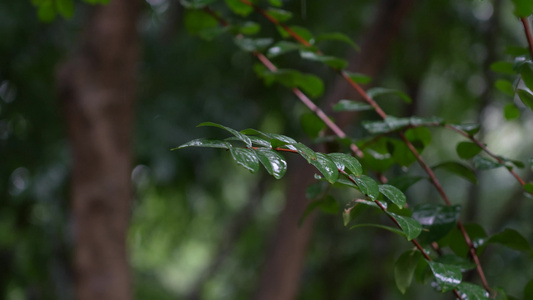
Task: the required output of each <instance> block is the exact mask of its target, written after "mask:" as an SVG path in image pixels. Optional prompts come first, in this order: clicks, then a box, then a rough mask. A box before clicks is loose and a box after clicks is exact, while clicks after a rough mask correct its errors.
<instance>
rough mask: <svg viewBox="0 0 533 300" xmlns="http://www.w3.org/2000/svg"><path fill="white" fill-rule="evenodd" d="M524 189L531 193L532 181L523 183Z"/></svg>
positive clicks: (532, 188) (532, 192)
mask: <svg viewBox="0 0 533 300" xmlns="http://www.w3.org/2000/svg"><path fill="white" fill-rule="evenodd" d="M524 191H526V192H528V193H531V194H533V183H526V184H524Z"/></svg>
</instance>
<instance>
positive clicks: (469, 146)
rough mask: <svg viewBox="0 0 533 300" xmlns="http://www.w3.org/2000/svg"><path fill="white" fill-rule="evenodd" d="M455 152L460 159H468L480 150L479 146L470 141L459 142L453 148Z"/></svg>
mask: <svg viewBox="0 0 533 300" xmlns="http://www.w3.org/2000/svg"><path fill="white" fill-rule="evenodd" d="M455 150H456V151H457V154H458V155H459V157H460V158H462V159H470V158H472V157H474V156H476V155H477V154H478V153H479V152H481V150H482V149H481V147H479V146H478V145H477V144H475V143H472V142H460V143H459V144H457V147H456V148H455Z"/></svg>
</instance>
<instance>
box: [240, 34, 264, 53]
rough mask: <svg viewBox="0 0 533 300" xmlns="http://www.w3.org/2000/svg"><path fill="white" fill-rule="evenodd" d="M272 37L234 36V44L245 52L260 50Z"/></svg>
mask: <svg viewBox="0 0 533 300" xmlns="http://www.w3.org/2000/svg"><path fill="white" fill-rule="evenodd" d="M272 41H273V39H271V38H257V39H254V38H248V37H236V38H235V44H237V46H239V48H241V49H242V50H243V51H246V52H255V51H262V50H263V49H265V48H266V47H268V45H270V44H272Z"/></svg>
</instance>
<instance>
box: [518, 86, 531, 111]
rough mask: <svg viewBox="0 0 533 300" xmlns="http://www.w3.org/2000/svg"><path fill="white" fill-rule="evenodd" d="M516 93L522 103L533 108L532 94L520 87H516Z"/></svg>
mask: <svg viewBox="0 0 533 300" xmlns="http://www.w3.org/2000/svg"><path fill="white" fill-rule="evenodd" d="M517 93H518V97H520V100H522V103H524V104H525V105H526V106H527V107H529V108H530V109H533V94H531V93H530V92H529V91H526V90H522V89H518V91H517Z"/></svg>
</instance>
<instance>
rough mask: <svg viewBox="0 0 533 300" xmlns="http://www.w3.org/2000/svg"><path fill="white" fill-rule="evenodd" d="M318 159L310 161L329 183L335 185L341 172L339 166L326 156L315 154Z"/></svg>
mask: <svg viewBox="0 0 533 300" xmlns="http://www.w3.org/2000/svg"><path fill="white" fill-rule="evenodd" d="M315 157H316V159H311V160H308V161H309V162H310V163H311V164H312V165H313V166H315V168H317V169H318V170H319V171H320V173H322V175H324V177H325V178H326V180H327V181H328V182H329V183H334V182H335V181H337V178H339V171H338V170H337V165H335V163H334V162H333V161H332V160H331V159H330V158H329V157H328V156H327V155H325V154H323V153H315Z"/></svg>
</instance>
